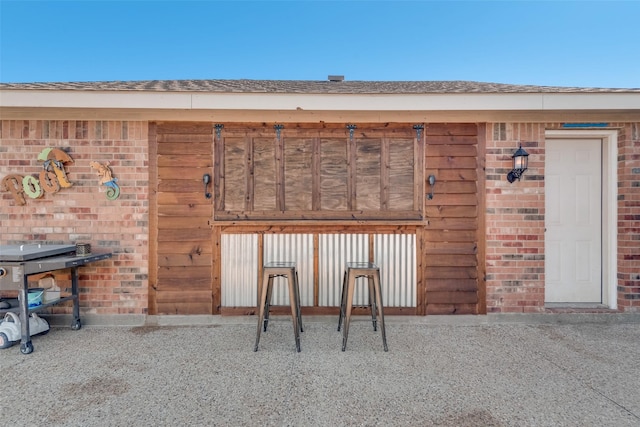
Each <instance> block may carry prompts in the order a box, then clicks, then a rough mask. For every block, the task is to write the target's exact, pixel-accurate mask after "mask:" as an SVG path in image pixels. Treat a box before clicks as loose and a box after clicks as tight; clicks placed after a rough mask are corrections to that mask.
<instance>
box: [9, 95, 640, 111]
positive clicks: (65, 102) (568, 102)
mask: <svg viewBox="0 0 640 427" xmlns="http://www.w3.org/2000/svg"><path fill="white" fill-rule="evenodd" d="M0 106H2V107H31V108H87V109H91V108H95V109H98V108H103V109H118V108H130V109H149V110H156V109H172V110H263V111H283V110H293V111H295V110H307V111H337V110H340V111H562V110H573V111H576V110H577V111H579V110H601V111H606V110H640V93H552V94H551V93H546V94H541V93H490V94H487V93H481V94H280V93H217V92H216V93H210V92H209V93H204V92H133V91H129V92H125V91H121V92H109V91H43V90H2V91H0Z"/></svg>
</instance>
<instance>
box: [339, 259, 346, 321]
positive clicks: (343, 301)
mask: <svg viewBox="0 0 640 427" xmlns="http://www.w3.org/2000/svg"><path fill="white" fill-rule="evenodd" d="M346 298H347V271H346V270H345V272H344V276H342V295H341V296H340V316H339V317H338V332H340V326H342V320H344V308H345V303H346Z"/></svg>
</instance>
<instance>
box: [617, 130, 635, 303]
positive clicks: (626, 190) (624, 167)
mask: <svg viewBox="0 0 640 427" xmlns="http://www.w3.org/2000/svg"><path fill="white" fill-rule="evenodd" d="M618 307H619V308H620V309H621V310H624V311H629V312H640V123H632V124H626V125H624V126H623V127H622V130H621V131H620V133H619V135H618Z"/></svg>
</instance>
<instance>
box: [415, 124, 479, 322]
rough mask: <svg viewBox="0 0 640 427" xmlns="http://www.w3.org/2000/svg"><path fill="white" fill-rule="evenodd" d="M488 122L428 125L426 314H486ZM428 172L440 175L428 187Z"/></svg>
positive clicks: (424, 253)
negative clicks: (485, 199) (484, 164)
mask: <svg viewBox="0 0 640 427" xmlns="http://www.w3.org/2000/svg"><path fill="white" fill-rule="evenodd" d="M479 129H480V130H482V129H484V126H478V125H476V124H475V123H472V124H429V125H427V127H426V129H425V133H426V146H425V171H426V173H425V179H426V181H427V182H426V186H425V193H427V194H429V193H430V192H431V191H433V198H431V199H429V198H428V197H427V199H426V202H425V204H426V209H425V216H426V220H427V221H428V222H427V223H426V225H425V228H424V230H423V231H422V236H421V245H422V259H421V263H422V265H423V266H424V267H423V270H422V271H423V274H424V277H423V282H424V283H423V285H422V286H423V290H424V298H423V299H422V304H423V305H424V307H423V308H422V310H420V311H421V312H423V313H424V314H481V313H486V296H485V292H486V291H485V283H484V217H483V213H482V212H483V210H484V195H483V194H484V179H483V173H482V167H483V163H484V162H483V160H482V159H483V158H484V138H483V135H484V134H483V132H482V131H480V132H479ZM429 175H433V176H434V177H435V179H436V182H435V185H434V186H433V187H432V186H430V185H429V182H428V179H429Z"/></svg>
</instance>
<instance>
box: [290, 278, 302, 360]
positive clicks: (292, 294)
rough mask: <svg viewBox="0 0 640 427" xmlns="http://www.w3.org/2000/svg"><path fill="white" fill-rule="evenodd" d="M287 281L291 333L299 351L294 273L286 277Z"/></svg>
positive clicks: (298, 326)
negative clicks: (291, 323)
mask: <svg viewBox="0 0 640 427" xmlns="http://www.w3.org/2000/svg"><path fill="white" fill-rule="evenodd" d="M287 282H288V283H289V303H290V304H291V320H292V322H293V334H294V335H295V338H296V350H297V351H298V353H300V325H299V324H298V310H299V308H298V295H297V294H298V293H297V292H296V283H295V282H296V278H295V274H292V273H290V274H289V275H288V277H287Z"/></svg>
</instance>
